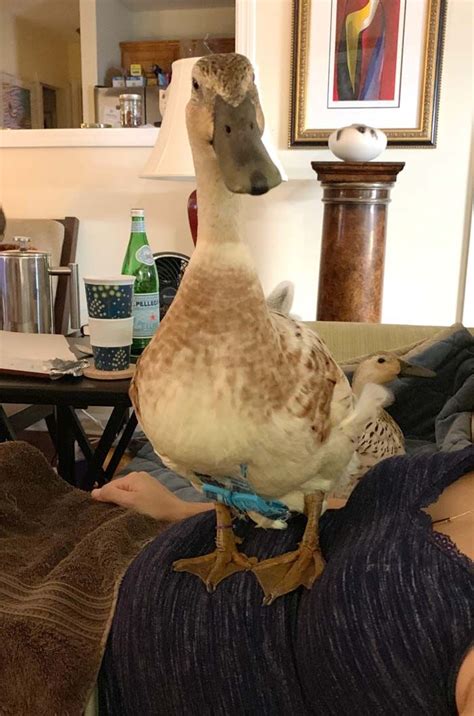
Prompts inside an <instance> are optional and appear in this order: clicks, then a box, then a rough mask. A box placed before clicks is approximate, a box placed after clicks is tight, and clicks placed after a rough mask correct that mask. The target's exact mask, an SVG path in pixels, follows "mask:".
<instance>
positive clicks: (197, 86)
mask: <svg viewBox="0 0 474 716" xmlns="http://www.w3.org/2000/svg"><path fill="white" fill-rule="evenodd" d="M193 87H194V89H195V90H198V89H199V82H198V81H197V80H193Z"/></svg>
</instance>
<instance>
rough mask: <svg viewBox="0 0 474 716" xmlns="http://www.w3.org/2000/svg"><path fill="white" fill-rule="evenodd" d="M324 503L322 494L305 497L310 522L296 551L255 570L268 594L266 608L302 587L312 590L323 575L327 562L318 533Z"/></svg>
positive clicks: (267, 560)
mask: <svg viewBox="0 0 474 716" xmlns="http://www.w3.org/2000/svg"><path fill="white" fill-rule="evenodd" d="M323 500H324V493H323V492H316V493H314V494H312V495H307V496H306V497H305V514H306V516H307V519H308V521H307V523H306V528H305V531H304V534H303V539H302V540H301V542H300V544H299V546H298V549H297V550H295V551H294V552H286V553H285V554H281V555H279V556H278V557H272V558H271V559H266V560H264V561H263V562H259V563H258V564H257V565H255V567H253V568H252V571H253V572H254V574H255V575H256V577H257V579H258V581H259V582H260V585H261V587H262V589H263V591H264V593H265V599H264V600H263V603H264V604H271V603H272V602H273V601H274V600H275V599H276V598H277V597H281V596H282V595H283V594H288V593H289V592H292V591H293V590H294V589H297V587H300V586H304V587H306V589H311V587H312V586H313V584H314V582H315V580H316V579H317V578H318V577H319V575H320V574H321V572H322V571H323V569H324V559H323V556H322V554H321V550H320V549H319V531H318V522H319V517H320V515H321V509H322V506H323Z"/></svg>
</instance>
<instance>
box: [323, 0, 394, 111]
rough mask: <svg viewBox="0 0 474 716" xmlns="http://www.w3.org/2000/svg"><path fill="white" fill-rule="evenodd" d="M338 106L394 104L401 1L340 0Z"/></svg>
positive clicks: (335, 92) (335, 93)
mask: <svg viewBox="0 0 474 716" xmlns="http://www.w3.org/2000/svg"><path fill="white" fill-rule="evenodd" d="M336 1H337V8H336V42H335V56H334V84H333V97H332V100H333V101H334V102H355V101H356V102H368V101H371V102H373V101H374V100H375V101H380V100H382V101H383V100H387V101H390V100H394V99H395V95H396V83H397V64H398V60H399V58H398V53H400V52H401V51H402V43H401V42H400V36H401V32H402V31H403V28H402V23H401V13H400V0H368V1H367V0H336Z"/></svg>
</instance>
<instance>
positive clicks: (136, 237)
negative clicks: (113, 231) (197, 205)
mask: <svg viewBox="0 0 474 716" xmlns="http://www.w3.org/2000/svg"><path fill="white" fill-rule="evenodd" d="M131 214H132V228H131V232H130V241H129V242H128V247H127V252H126V254H125V258H124V260H123V264H122V273H123V274H127V275H129V276H135V285H134V289H133V291H134V296H133V308H132V315H133V343H132V355H134V356H138V355H140V353H142V351H143V350H144V349H145V348H146V347H147V345H148V344H149V342H150V341H151V339H152V338H153V336H154V334H155V331H156V330H157V328H158V326H159V323H160V297H159V288H160V287H159V281H158V273H157V271H156V266H155V261H154V258H153V254H152V252H151V249H150V245H149V243H148V239H147V235H146V231H145V212H144V211H143V209H132V211H131Z"/></svg>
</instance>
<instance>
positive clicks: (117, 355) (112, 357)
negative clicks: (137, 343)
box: [89, 317, 133, 371]
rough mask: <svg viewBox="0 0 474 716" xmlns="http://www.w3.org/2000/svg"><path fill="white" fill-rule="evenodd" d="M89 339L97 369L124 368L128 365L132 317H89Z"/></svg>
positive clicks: (131, 336)
mask: <svg viewBox="0 0 474 716" xmlns="http://www.w3.org/2000/svg"><path fill="white" fill-rule="evenodd" d="M89 331H90V341H91V347H92V354H93V356H94V363H95V367H96V369H97V370H112V371H115V370H126V369H127V368H128V367H129V365H130V348H131V345H132V338H133V318H132V317H131V318H90V319H89Z"/></svg>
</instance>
